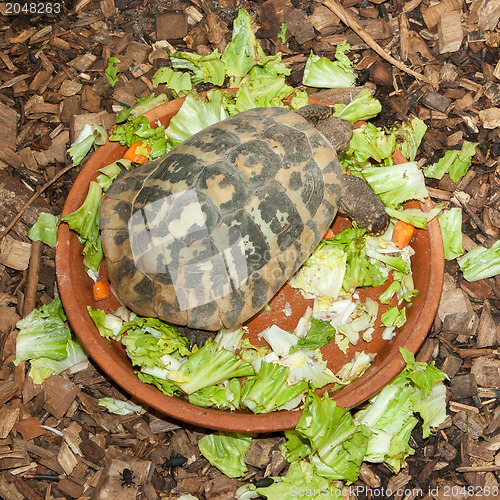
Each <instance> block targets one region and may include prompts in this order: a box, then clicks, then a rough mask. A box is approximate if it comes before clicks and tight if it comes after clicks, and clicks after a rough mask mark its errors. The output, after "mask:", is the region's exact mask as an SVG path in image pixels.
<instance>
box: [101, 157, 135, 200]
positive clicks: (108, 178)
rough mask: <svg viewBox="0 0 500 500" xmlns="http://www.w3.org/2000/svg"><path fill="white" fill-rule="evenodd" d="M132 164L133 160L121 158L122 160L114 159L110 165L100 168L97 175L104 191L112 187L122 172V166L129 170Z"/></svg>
mask: <svg viewBox="0 0 500 500" xmlns="http://www.w3.org/2000/svg"><path fill="white" fill-rule="evenodd" d="M131 165H132V162H131V161H130V160H127V159H126V158H121V159H120V160H117V161H114V162H113V163H110V164H109V165H106V166H105V167H102V168H100V169H98V170H97V171H98V172H100V174H99V175H98V176H97V179H96V181H97V183H98V184H99V186H101V189H102V190H103V192H106V191H107V190H108V189H109V188H110V186H111V184H112V183H113V181H114V180H115V179H116V178H117V177H118V175H119V174H120V173H121V171H122V169H121V167H122V166H123V167H125V168H126V169H127V170H129V169H130V166H131Z"/></svg>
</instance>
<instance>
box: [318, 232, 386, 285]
mask: <svg viewBox="0 0 500 500" xmlns="http://www.w3.org/2000/svg"><path fill="white" fill-rule="evenodd" d="M366 241H367V234H366V229H364V228H356V227H352V228H347V229H344V231H342V232H340V233H339V234H337V235H335V236H334V237H333V238H331V239H329V240H323V242H324V243H325V245H335V246H336V247H337V248H339V249H341V250H342V251H343V252H344V253H345V257H346V271H345V274H344V279H343V281H342V288H343V289H344V291H346V292H352V291H354V290H355V289H356V288H363V287H373V286H378V285H381V284H383V283H384V282H385V281H386V279H387V276H385V275H384V273H383V272H382V270H381V269H380V266H379V265H377V264H373V263H372V262H371V261H370V259H369V257H368V255H367V252H366Z"/></svg>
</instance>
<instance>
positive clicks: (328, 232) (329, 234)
mask: <svg viewBox="0 0 500 500" xmlns="http://www.w3.org/2000/svg"><path fill="white" fill-rule="evenodd" d="M334 236H335V234H334V232H333V231H332V229H331V228H328V229H327V230H326V233H325V235H324V236H323V239H324V240H330V239H332V238H333V237H334Z"/></svg>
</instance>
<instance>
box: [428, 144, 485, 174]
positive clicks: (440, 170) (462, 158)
mask: <svg viewBox="0 0 500 500" xmlns="http://www.w3.org/2000/svg"><path fill="white" fill-rule="evenodd" d="M477 146H479V143H478V142H469V141H464V142H463V143H462V148H461V149H460V150H456V149H453V150H448V151H445V153H444V156H443V157H442V158H441V159H440V160H438V161H437V162H436V163H433V164H432V165H429V166H427V167H426V168H424V175H425V176H426V177H431V178H433V179H442V178H443V176H444V174H446V173H448V175H449V176H450V178H451V180H452V181H453V182H455V183H458V181H459V180H460V179H461V178H462V177H463V176H464V175H465V174H466V173H467V170H468V169H469V167H470V165H471V163H472V157H473V156H474V155H475V154H476V147H477Z"/></svg>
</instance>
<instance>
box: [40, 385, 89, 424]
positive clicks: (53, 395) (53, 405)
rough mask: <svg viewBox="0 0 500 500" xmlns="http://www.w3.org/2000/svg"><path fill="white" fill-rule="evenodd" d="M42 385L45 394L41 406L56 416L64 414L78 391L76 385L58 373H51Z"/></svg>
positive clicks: (59, 416) (60, 416)
mask: <svg viewBox="0 0 500 500" xmlns="http://www.w3.org/2000/svg"><path fill="white" fill-rule="evenodd" d="M42 386H43V392H44V396H45V398H44V399H45V403H44V405H43V407H44V409H45V410H47V411H48V412H49V413H51V414H52V415H54V417H56V418H62V417H63V416H64V414H65V413H66V411H67V410H68V408H69V407H70V406H71V403H72V402H73V400H74V399H75V397H76V395H77V394H78V392H79V391H80V390H79V388H78V387H77V386H76V385H74V384H73V383H71V382H70V381H69V380H66V379H64V378H63V377H62V376H60V375H51V376H50V377H49V378H48V379H46V380H45V381H44V382H43V384H42Z"/></svg>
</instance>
